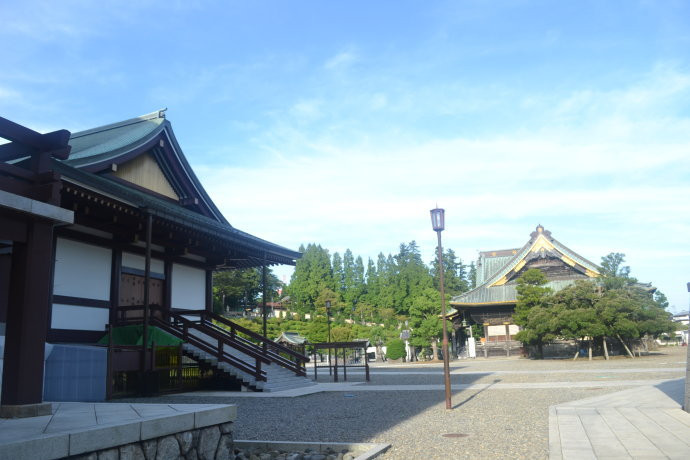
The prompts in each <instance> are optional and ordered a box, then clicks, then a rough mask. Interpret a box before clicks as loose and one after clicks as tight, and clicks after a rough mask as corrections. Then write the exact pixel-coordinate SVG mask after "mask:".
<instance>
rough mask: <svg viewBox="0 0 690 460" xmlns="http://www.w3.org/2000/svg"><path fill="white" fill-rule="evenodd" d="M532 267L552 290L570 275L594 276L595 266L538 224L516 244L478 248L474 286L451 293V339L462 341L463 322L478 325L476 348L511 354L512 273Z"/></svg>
mask: <svg viewBox="0 0 690 460" xmlns="http://www.w3.org/2000/svg"><path fill="white" fill-rule="evenodd" d="M531 268H537V269H539V270H541V271H542V272H543V273H544V275H546V277H547V279H548V280H549V281H548V283H547V286H548V287H550V288H551V289H553V290H554V291H558V290H560V289H563V288H564V287H566V286H569V285H571V284H573V283H574V282H575V281H576V280H582V279H590V278H595V277H597V276H599V270H600V268H599V267H598V266H597V265H596V264H594V263H592V262H590V261H589V260H587V259H585V258H584V257H582V256H581V255H579V254H577V253H576V252H574V251H573V250H571V249H569V248H568V247H566V246H565V245H563V244H562V243H560V242H559V241H557V240H556V239H555V238H553V237H552V236H551V232H549V231H548V230H545V229H544V227H542V226H541V225H539V226H537V228H536V230H535V231H534V232H532V233H531V234H530V239H529V241H527V243H526V244H525V245H524V246H522V248H517V249H502V250H496V251H483V252H480V253H479V260H478V261H477V287H476V288H474V289H472V290H471V291H468V292H465V293H463V294H461V295H459V296H456V297H453V299H451V301H450V305H451V306H452V307H453V310H451V313H450V314H449V315H448V318H449V319H451V320H452V321H453V325H454V329H455V331H456V334H455V337H456V343H458V344H461V343H464V339H465V338H466V336H467V334H468V333H469V328H468V326H471V325H472V324H480V325H482V326H483V327H484V338H485V340H484V341H483V342H482V343H481V344H480V346H479V347H478V350H479V351H478V352H479V353H480V354H481V353H484V355H485V356H488V355H489V354H498V353H500V354H507V355H510V354H511V350H513V352H514V350H515V349H517V348H519V347H520V346H521V344H520V343H519V342H517V341H515V340H514V336H515V334H516V333H517V332H518V331H519V327H518V326H517V325H516V324H514V323H513V318H512V316H513V312H514V311H515V305H516V303H517V290H516V287H517V279H518V278H519V277H520V276H521V275H522V274H523V273H524V272H525V271H526V270H529V269H531Z"/></svg>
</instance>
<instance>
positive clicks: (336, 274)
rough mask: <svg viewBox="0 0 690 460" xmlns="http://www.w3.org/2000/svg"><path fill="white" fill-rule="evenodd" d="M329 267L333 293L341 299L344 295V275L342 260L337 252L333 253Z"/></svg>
mask: <svg viewBox="0 0 690 460" xmlns="http://www.w3.org/2000/svg"><path fill="white" fill-rule="evenodd" d="M331 266H332V267H333V282H334V284H333V287H332V289H333V292H335V293H337V294H338V295H339V296H340V297H342V296H343V294H344V293H345V273H344V272H343V259H342V258H341V257H340V254H339V253H338V252H334V253H333V259H332V262H331Z"/></svg>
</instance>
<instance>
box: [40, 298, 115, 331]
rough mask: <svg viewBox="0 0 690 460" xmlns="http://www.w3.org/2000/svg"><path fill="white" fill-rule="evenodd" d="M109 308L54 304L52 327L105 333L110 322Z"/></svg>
mask: <svg viewBox="0 0 690 460" xmlns="http://www.w3.org/2000/svg"><path fill="white" fill-rule="evenodd" d="M109 314H110V310H109V309H107V308H95V307H79V306H76V305H62V304H59V303H56V304H53V314H52V317H51V321H50V327H52V328H53V329H78V330H80V331H103V330H105V325H106V324H107V323H108V321H109Z"/></svg>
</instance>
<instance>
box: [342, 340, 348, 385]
mask: <svg viewBox="0 0 690 460" xmlns="http://www.w3.org/2000/svg"><path fill="white" fill-rule="evenodd" d="M343 380H344V381H346V382H347V348H343Z"/></svg>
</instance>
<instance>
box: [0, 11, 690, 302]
mask: <svg viewBox="0 0 690 460" xmlns="http://www.w3.org/2000/svg"><path fill="white" fill-rule="evenodd" d="M0 17H2V18H3V27H1V28H0V42H2V43H3V47H2V54H1V56H2V57H1V59H2V61H1V62H2V65H0V114H2V116H4V117H6V118H9V119H11V120H13V121H17V122H19V123H22V124H25V125H27V126H29V127H31V128H33V129H36V130H38V131H43V132H44V131H50V130H54V129H60V128H65V129H69V130H71V131H78V130H81V129H86V128H90V127H94V126H98V125H102V124H106V123H110V122H114V121H119V120H122V119H127V118H131V117H134V116H138V115H142V114H145V113H149V112H152V111H154V110H157V109H159V108H163V107H167V108H168V112H167V117H168V119H169V120H170V121H171V122H172V124H173V127H174V130H175V133H176V135H177V137H178V140H179V142H180V144H181V145H182V148H183V149H184V152H185V154H186V155H187V157H188V158H189V160H190V162H191V163H192V165H193V167H194V168H195V170H196V172H197V174H198V175H199V176H200V178H201V180H202V182H203V183H204V184H205V186H206V188H207V190H208V191H209V193H210V194H211V196H212V197H213V199H214V200H215V201H216V203H217V204H218V205H219V207H220V208H221V210H222V211H223V212H224V213H225V215H226V217H227V218H228V219H229V220H230V222H231V223H232V224H233V225H234V226H236V227H237V228H240V229H242V230H245V231H248V232H250V233H253V234H256V235H257V236H260V237H263V238H266V239H269V240H271V241H274V242H277V243H279V244H282V245H284V246H288V247H292V248H297V247H298V246H299V245H300V244H301V243H308V242H317V243H320V244H322V245H323V246H325V247H327V248H329V249H330V250H331V251H339V252H341V253H342V252H343V251H344V250H345V249H346V248H350V249H351V250H352V251H353V252H354V253H355V254H356V255H362V256H363V257H364V258H365V261H366V258H367V257H375V256H376V254H377V253H378V252H379V251H382V252H384V253H386V254H387V253H395V252H396V251H397V249H398V245H399V244H400V243H401V242H408V241H410V240H416V241H417V242H418V244H419V245H420V247H421V249H422V251H423V256H424V259H425V260H427V261H430V260H431V259H432V258H433V248H434V246H435V234H434V233H433V232H432V231H431V228H430V221H429V209H431V208H433V207H434V206H435V205H436V203H438V205H439V206H441V207H444V208H445V209H446V216H447V229H446V231H445V232H444V233H443V238H444V245H445V246H447V247H451V248H453V249H454V250H455V251H456V253H458V254H459V255H460V256H461V257H462V258H463V259H464V260H465V261H466V262H469V261H470V260H473V259H475V258H476V256H477V251H479V250H489V249H502V248H511V247H519V246H521V245H523V244H524V243H525V242H526V241H527V239H528V238H529V234H530V232H531V231H532V230H534V227H535V226H536V225H537V224H539V223H541V224H542V225H544V226H545V227H546V228H547V229H548V230H551V231H552V233H553V236H554V237H556V238H557V239H558V240H559V241H561V242H562V243H564V244H566V245H567V246H569V247H571V248H572V249H573V250H575V251H577V252H579V253H580V254H582V255H583V256H585V257H587V258H589V259H590V260H592V261H594V262H599V260H600V258H601V256H603V255H605V254H607V253H609V252H623V253H625V254H626V256H627V263H628V264H629V265H630V266H631V267H632V274H633V275H634V276H636V277H638V278H639V279H640V280H642V281H646V282H652V283H654V284H655V285H656V286H658V287H659V289H661V290H662V291H663V292H664V293H666V294H667V296H668V297H669V299H670V301H671V304H672V305H673V306H674V307H675V308H674V310H675V311H680V310H681V309H686V308H687V306H688V293H687V292H686V288H685V283H686V282H687V281H690V258H689V257H690V247H689V245H688V235H690V204H689V202H690V200H688V198H689V197H690V181H689V179H690V51H688V50H690V21H688V19H687V18H690V3H689V2H684V1H671V0H669V1H663V2H662V1H659V2H652V1H637V2H636V1H605V2H603V1H591V2H586V1H583V2H552V1H491V2H488V1H462V0H458V1H449V2H442V1H429V2H405V1H381V2H365V1H362V2H360V1H354V0H350V1H347V2H344V1H342V2H322V1H321V2H317V1H313V2H309V1H301V2H300V1H293V2H284V1H274V2H266V1H256V2H231V1H226V2H211V1H209V2H204V1H202V2H192V1H167V2H157V1H138V2H114V1H101V2H89V1H83V2H82V1H62V2H53V1H44V2H41V1H31V0H30V1H22V2H19V1H7V2H3V3H2V4H0ZM278 272H279V273H280V274H284V275H286V276H289V271H288V270H279V271H278Z"/></svg>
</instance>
